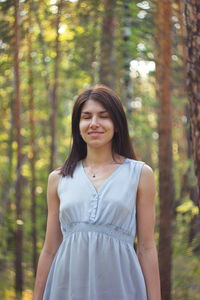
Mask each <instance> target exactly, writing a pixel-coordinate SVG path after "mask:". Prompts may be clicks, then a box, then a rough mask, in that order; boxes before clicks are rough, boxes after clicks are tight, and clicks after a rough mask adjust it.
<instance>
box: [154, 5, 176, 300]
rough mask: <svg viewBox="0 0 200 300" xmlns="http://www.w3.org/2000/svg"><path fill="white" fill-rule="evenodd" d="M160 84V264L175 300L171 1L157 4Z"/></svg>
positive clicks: (166, 299)
mask: <svg viewBox="0 0 200 300" xmlns="http://www.w3.org/2000/svg"><path fill="white" fill-rule="evenodd" d="M156 22H157V36H156V42H157V43H156V47H157V57H156V81H157V96H158V99H159V102H160V111H159V124H158V131H159V198H160V232H159V265H160V276H161V293H162V300H170V299H171V262H172V221H173V202H174V184H173V176H172V163H173V159H172V117H171V86H170V84H171V82H170V80H171V34H172V29H171V2H170V1H167V0H163V1H159V0H158V1H157V16H156Z"/></svg>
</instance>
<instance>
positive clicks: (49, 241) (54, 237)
mask: <svg viewBox="0 0 200 300" xmlns="http://www.w3.org/2000/svg"><path fill="white" fill-rule="evenodd" d="M59 178H60V175H58V171H53V172H51V173H50V174H49V178H48V186H47V205H48V217H47V230H46V236H45V241H44V245H43V248H42V251H41V254H40V258H39V262H38V267H37V274H36V279H35V286H34V293H33V300H42V297H43V293H44V288H45V284H46V281H47V276H48V273H49V269H50V267H51V264H52V261H53V258H54V256H55V254H56V251H57V249H58V247H59V245H60V244H61V242H62V233H61V229H60V223H59V204H60V203H59V197H58V195H57V186H58V181H59Z"/></svg>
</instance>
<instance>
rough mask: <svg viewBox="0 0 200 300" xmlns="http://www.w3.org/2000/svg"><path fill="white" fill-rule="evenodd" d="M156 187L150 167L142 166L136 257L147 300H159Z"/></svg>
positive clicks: (138, 201)
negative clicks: (155, 238)
mask: <svg viewBox="0 0 200 300" xmlns="http://www.w3.org/2000/svg"><path fill="white" fill-rule="evenodd" d="M155 194H156V185H155V180H154V175H153V171H152V169H151V167H149V166H148V165H146V164H145V165H144V166H143V168H142V171H141V176H140V182H139V185H138V192H137V240H138V242H137V255H138V259H139V262H140V265H141V268H142V272H143V275H144V279H145V283H146V288H147V296H148V300H161V294H160V293H161V292H160V276H159V267H158V255H157V250H156V245H155V240H154V227H155V204H154V200H155Z"/></svg>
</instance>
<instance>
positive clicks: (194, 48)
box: [185, 0, 200, 205]
mask: <svg viewBox="0 0 200 300" xmlns="http://www.w3.org/2000/svg"><path fill="white" fill-rule="evenodd" d="M185 16H186V28H187V42H186V45H187V88H188V93H189V102H190V122H191V130H192V144H193V156H194V165H195V174H196V177H197V182H198V190H199V191H200V65H199V62H200V51H199V49H200V25H199V24H200V2H199V0H186V5H185ZM198 194H199V195H198V199H199V201H198V202H199V205H200V192H198Z"/></svg>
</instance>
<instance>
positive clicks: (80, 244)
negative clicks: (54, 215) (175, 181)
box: [43, 158, 147, 300]
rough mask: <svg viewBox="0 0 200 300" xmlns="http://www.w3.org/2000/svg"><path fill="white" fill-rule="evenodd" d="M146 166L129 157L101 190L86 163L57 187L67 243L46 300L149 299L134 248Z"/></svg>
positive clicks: (55, 262)
mask: <svg viewBox="0 0 200 300" xmlns="http://www.w3.org/2000/svg"><path fill="white" fill-rule="evenodd" d="M143 165H144V162H142V161H136V160H132V159H128V158H126V159H125V160H124V162H123V163H122V164H121V165H120V166H119V167H118V168H117V169H116V170H115V171H114V172H113V173H112V174H111V175H110V176H109V177H108V178H107V179H106V180H105V181H104V182H103V184H102V185H101V186H100V188H99V190H98V191H97V190H96V189H95V187H94V185H93V184H92V182H91V181H90V179H89V178H88V177H87V175H86V173H85V171H84V168H83V164H82V161H79V162H78V163H77V166H76V168H75V171H74V174H73V178H71V177H69V176H67V177H61V178H60V181H59V183H58V196H59V198H60V216H59V218H60V224H61V230H62V234H63V241H62V243H61V245H60V247H59V248H58V250H57V252H56V255H55V257H54V260H53V262H52V265H51V268H50V271H49V274H48V278H47V282H46V286H45V290H44V294H43V300H147V293H146V286H145V281H144V277H143V274H142V270H141V267H140V264H139V261H138V258H137V255H136V253H135V250H134V247H133V243H134V238H135V233H136V193H137V187H138V183H139V178H140V174H141V169H142V167H143Z"/></svg>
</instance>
